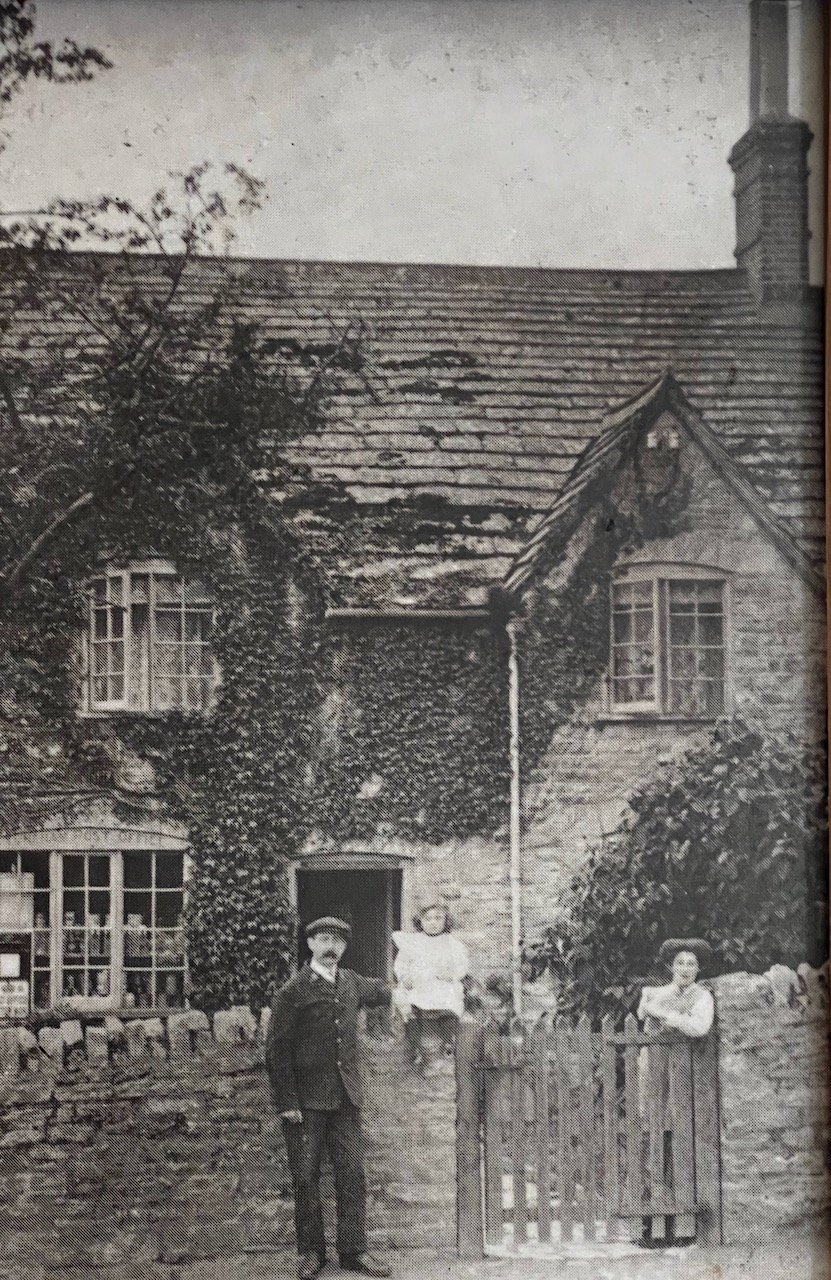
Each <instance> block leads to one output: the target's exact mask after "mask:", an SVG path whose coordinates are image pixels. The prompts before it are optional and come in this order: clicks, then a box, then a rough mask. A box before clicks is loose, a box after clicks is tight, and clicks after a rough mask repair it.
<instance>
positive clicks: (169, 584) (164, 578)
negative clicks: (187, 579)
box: [153, 573, 182, 604]
mask: <svg viewBox="0 0 831 1280" xmlns="http://www.w3.org/2000/svg"><path fill="white" fill-rule="evenodd" d="M153 577H154V581H155V584H156V600H157V601H158V602H159V604H179V603H181V599H182V579H181V578H179V577H177V576H174V575H173V574H167V573H162V574H154V575H153Z"/></svg>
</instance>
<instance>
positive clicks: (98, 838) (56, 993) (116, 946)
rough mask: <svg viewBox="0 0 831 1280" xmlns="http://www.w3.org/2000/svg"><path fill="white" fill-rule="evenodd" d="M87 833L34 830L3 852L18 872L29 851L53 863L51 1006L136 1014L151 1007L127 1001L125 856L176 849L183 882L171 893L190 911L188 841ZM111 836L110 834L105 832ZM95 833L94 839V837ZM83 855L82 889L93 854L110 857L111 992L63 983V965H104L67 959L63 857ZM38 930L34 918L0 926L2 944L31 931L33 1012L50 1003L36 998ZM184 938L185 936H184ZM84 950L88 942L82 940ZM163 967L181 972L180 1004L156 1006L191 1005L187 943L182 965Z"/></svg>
mask: <svg viewBox="0 0 831 1280" xmlns="http://www.w3.org/2000/svg"><path fill="white" fill-rule="evenodd" d="M84 834H85V836H86V838H85V839H84V838H83V837H82V838H81V839H79V838H78V835H79V833H78V832H77V831H72V830H70V831H59V830H56V831H49V832H45V831H44V832H35V833H32V835H30V836H26V837H10V838H8V839H7V840H3V841H2V842H0V857H2V858H4V859H5V860H8V861H12V862H13V863H14V866H15V867H16V868H17V872H16V874H18V875H19V874H20V868H21V864H22V861H23V859H24V858H25V857H26V855H27V854H30V853H42V854H45V855H47V856H48V866H49V887H48V893H49V924H48V934H49V961H48V964H49V1006H48V1008H55V1007H56V1006H57V1005H68V1006H71V1007H72V1008H73V1009H77V1011H78V1012H79V1013H118V1012H120V1011H129V1012H130V1013H134V1012H135V1011H136V1010H137V1009H139V1010H142V1009H144V1008H145V1007H147V1008H149V1006H143V1005H138V1004H135V1005H128V1004H127V1003H126V995H127V969H126V966H125V929H126V925H125V919H126V912H125V895H124V859H125V856H127V855H129V854H137V855H140V856H141V855H143V856H146V857H149V858H150V859H151V860H152V864H153V866H154V867H155V864H156V863H157V860H158V855H159V854H178V855H180V856H181V858H182V885H181V888H179V887H171V888H170V890H169V891H170V892H171V893H181V895H182V897H181V902H182V913H184V912H185V911H186V910H187V901H188V895H189V890H190V882H191V870H192V868H191V861H190V857H189V850H188V846H187V842H186V841H185V840H184V839H182V838H181V837H179V836H170V837H168V836H164V835H159V833H156V832H139V831H135V832H133V831H130V832H127V833H121V832H119V831H117V830H111V829H108V828H102V829H101V830H100V831H95V832H89V831H87V832H85V833H84ZM108 836H109V837H111V838H110V839H107V837H108ZM90 837H91V838H90ZM80 856H83V857H84V859H85V864H84V866H85V869H84V891H86V885H87V881H88V867H89V859H90V858H91V857H101V856H106V857H107V858H109V886H108V889H109V895H110V896H109V904H110V957H109V959H110V964H109V972H110V984H109V985H110V991H109V994H108V995H106V996H103V995H89V994H87V995H82V994H75V995H71V996H65V995H64V994H63V986H64V970H65V968H68V969H71V970H75V969H77V970H78V971H79V972H86V970H89V971H90V973H91V972H92V971H93V970H94V969H100V968H101V967H102V966H101V965H97V966H96V965H92V964H88V963H86V960H85V962H84V964H83V965H80V966H75V965H69V966H65V964H64V959H65V956H64V928H65V926H64V911H65V899H64V892H65V891H66V890H67V886H66V885H65V884H64V869H65V861H66V859H67V858H68V857H80ZM152 878H153V881H154V882H155V870H154V871H153V872H152ZM69 890H70V891H73V890H75V891H77V890H78V886H69ZM154 914H155V904H154ZM180 927H181V925H176V926H171V930H170V931H171V932H172V930H173V929H177V928H180ZM89 930H90V925H89V915H88V914H87V920H86V925H85V931H86V932H89ZM38 932H43V930H42V929H41V930H39V929H38V927H37V924H36V922H35V923H33V925H32V927H31V928H30V929H22V930H21V929H16V930H14V931H11V930H8V931H6V930H4V931H0V945H2V942H3V938H4V936H9V937H15V936H21V935H22V934H27V933H28V934H29V952H30V959H29V966H28V972H27V973H26V975H25V976H26V978H27V979H28V980H29V982H30V1007H31V1010H32V1012H33V1013H37V1012H39V1011H40V1012H46V1011H47V1006H44V1005H42V1004H36V1003H35V973H36V971H37V972H41V973H42V972H44V971H45V968H46V966H45V965H44V964H40V965H38V964H37V963H36V935H37V933H38ZM156 941H157V940H156V939H155V938H154V940H153V963H152V965H151V966H150V968H148V970H147V973H148V974H149V975H151V976H152V977H155V976H156V975H157V974H158V973H159V971H160V966H159V965H158V964H157V963H156V956H155V952H156ZM182 941H183V943H184V939H182ZM84 945H85V950H86V941H85V943H84ZM161 971H163V972H172V971H175V972H177V973H181V975H182V993H183V994H182V1004H181V1005H170V1006H159V1005H158V1004H157V1005H156V1006H155V1008H156V1009H159V1008H162V1007H167V1008H168V1009H169V1011H172V1012H176V1011H179V1010H180V1009H186V1008H188V1007H189V1000H188V986H189V964H188V954H187V948H186V946H184V945H183V949H182V964H181V966H174V965H171V964H169V963H167V964H166V965H165V966H164V969H163V970H161Z"/></svg>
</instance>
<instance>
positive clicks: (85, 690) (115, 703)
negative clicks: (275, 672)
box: [79, 556, 222, 717]
mask: <svg viewBox="0 0 831 1280" xmlns="http://www.w3.org/2000/svg"><path fill="white" fill-rule="evenodd" d="M137 575H147V578H148V592H147V600H146V602H145V601H140V602H137V601H136V600H135V599H134V595H133V588H132V578H133V577H134V576H137ZM187 576H188V575H187V574H186V573H184V572H183V571H182V570H181V569H179V568H177V567H176V565H175V564H173V562H172V561H170V560H165V559H162V558H160V557H157V556H153V557H149V558H147V559H143V560H131V561H130V562H129V563H128V564H127V565H125V566H124V567H120V568H116V567H114V566H113V567H111V566H109V565H105V566H103V567H102V568H101V569H100V571H98V572H96V573H93V574H91V575H90V576H89V578H88V579H87V580H86V582H85V583H84V587H83V591H84V594H85V596H86V597H87V610H86V619H85V624H84V628H83V631H82V634H81V644H80V662H81V698H80V708H79V710H80V714H81V715H83V716H90V717H94V716H107V715H112V714H121V715H124V714H127V715H146V716H158V715H165V714H166V713H167V712H168V711H172V710H178V711H181V712H182V714H184V715H206V714H208V713H209V712H210V711H211V710H212V709H213V707H214V705H215V703H216V697H217V693H218V691H219V688H220V685H221V682H222V672H221V670H220V666H219V662H218V660H217V657H216V654H215V653H214V652H213V648H212V646H211V645H210V643H208V644H207V645H206V647H207V648H208V649H209V653H210V658H211V671H210V672H209V673H208V674H207V675H205V676H204V677H201V678H204V679H206V680H207V681H209V691H210V697H209V701H208V705H207V706H206V707H178V708H174V707H159V706H157V705H154V683H155V681H157V680H160V679H167V680H172V679H178V680H180V681H182V682H183V689H184V688H185V687H186V684H187V681H188V680H189V679H190V677H188V676H187V675H186V674H185V673H184V672H183V673H182V674H181V675H178V674H176V673H173V674H171V673H169V672H157V673H154V670H153V666H154V652H155V647H156V646H157V644H164V643H165V642H164V641H161V642H159V641H157V625H158V618H157V616H156V613H157V608H163V607H164V605H163V604H162V605H161V606H160V605H159V602H158V595H157V581H158V579H159V578H161V577H174V578H178V579H180V580H181V579H186V578H187ZM100 579H104V580H105V581H106V583H107V584H108V585H107V591H106V594H107V600H108V601H109V596H110V588H109V583H110V582H112V581H116V580H119V581H120V583H121V600H122V605H121V607H122V608H123V610H124V626H123V631H122V635H121V636H120V637H118V639H119V640H121V641H122V643H123V646H124V674H123V679H124V692H123V697H122V698H121V699H120V700H116V699H109V698H108V699H104V700H98V699H96V698H95V680H96V673H95V670H94V656H93V655H94V649H95V643H96V641H95V608H96V603H95V602H96V597H95V594H94V583H96V582H97V581H99V580H100ZM138 603H141V604H145V603H146V607H147V626H146V637H145V638H144V639H143V640H141V641H136V639H135V636H134V625H133V623H134V619H133V610H134V608H135V607H136V606H137V604H138ZM194 610H195V611H196V610H199V611H202V612H207V611H208V610H210V625H211V627H213V626H215V625H216V606H215V605H214V604H213V603H212V602H211V601H210V599H209V598H208V597H207V596H206V599H205V603H204V604H203V605H196V606H194ZM180 612H181V613H182V616H183V617H184V615H185V613H186V608H185V602H184V601H182V602H181V609H180ZM109 630H110V628H109V627H108V637H107V640H108V641H109ZM183 636H184V631H183ZM184 643H185V642H184V640H183V641H181V642H180V644H182V645H184ZM200 643H204V642H200ZM171 647H172V646H171ZM139 661H140V663H141V666H140V670H137V669H136V664H137V662H139ZM196 678H200V677H194V679H196ZM131 695H134V696H132V697H131Z"/></svg>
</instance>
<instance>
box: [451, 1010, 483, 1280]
mask: <svg viewBox="0 0 831 1280" xmlns="http://www.w3.org/2000/svg"><path fill="white" fill-rule="evenodd" d="M482 1040H483V1033H482V1027H481V1026H480V1025H479V1023H478V1022H474V1021H473V1019H468V1018H462V1019H461V1020H460V1022H459V1026H458V1030H457V1032H456V1246H457V1249H458V1251H459V1256H460V1257H462V1258H469V1259H474V1260H475V1259H478V1258H483V1257H484V1256H485V1224H484V1215H483V1205H482V1157H481V1150H480V1146H479V1093H480V1067H479V1064H480V1063H481V1061H482Z"/></svg>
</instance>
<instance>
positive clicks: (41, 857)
mask: <svg viewBox="0 0 831 1280" xmlns="http://www.w3.org/2000/svg"><path fill="white" fill-rule="evenodd" d="M0 870H3V868H2V867H0ZM20 870H21V871H27V872H29V874H30V875H33V876H34V877H35V889H48V888H49V854H48V853H24V854H21V857H20Z"/></svg>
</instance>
